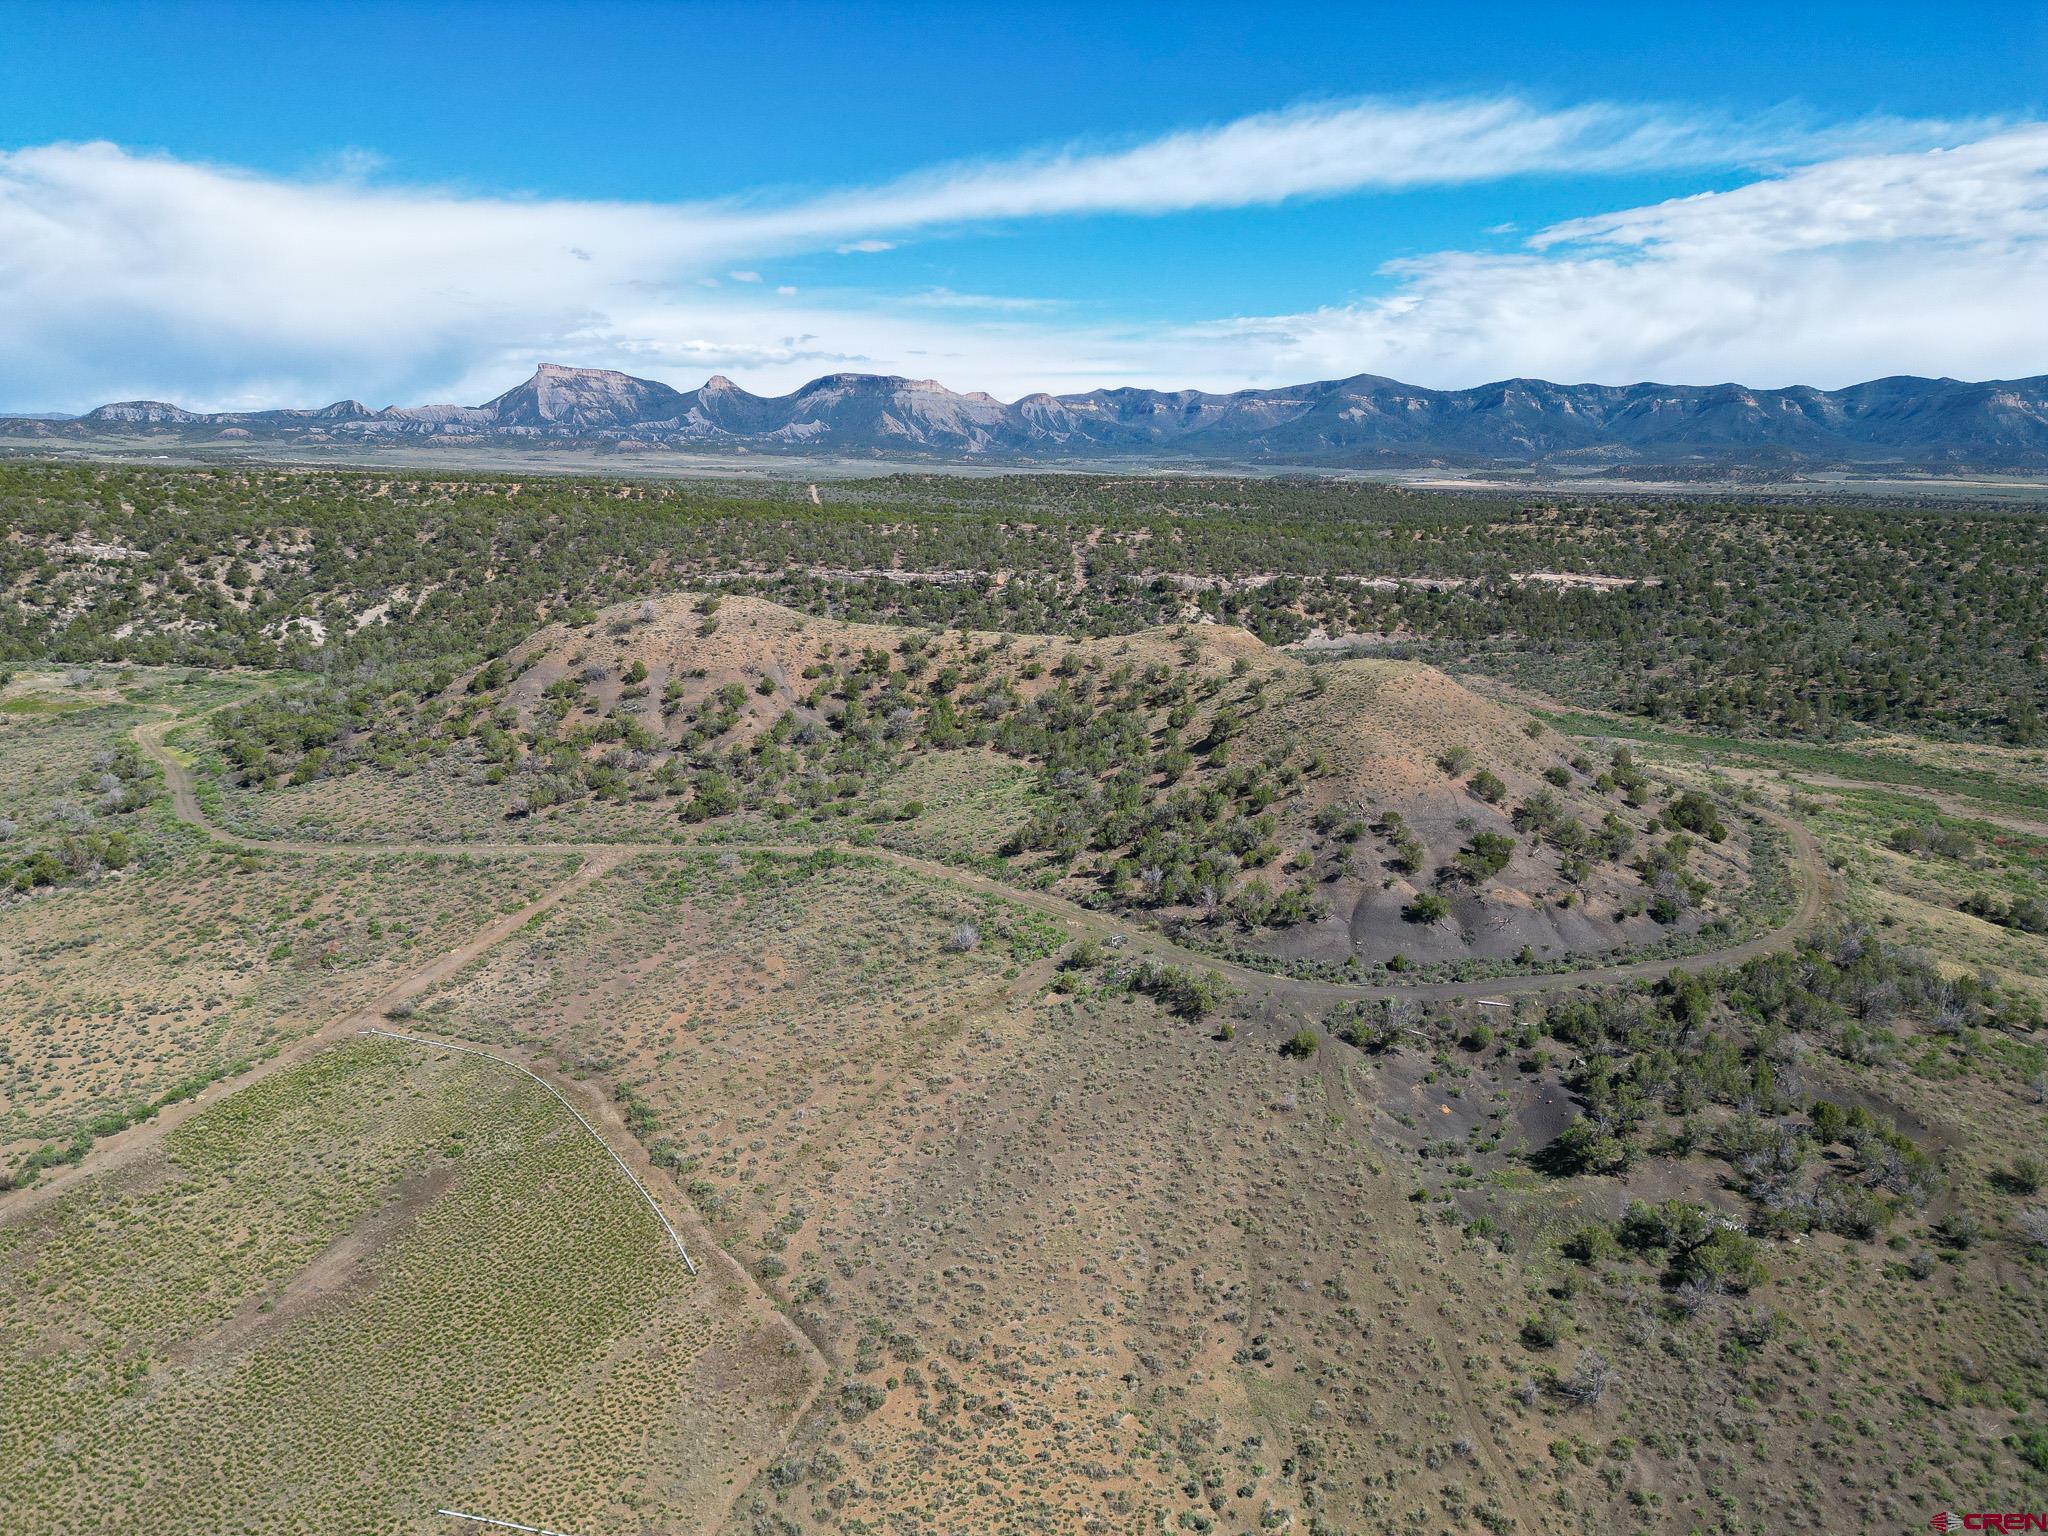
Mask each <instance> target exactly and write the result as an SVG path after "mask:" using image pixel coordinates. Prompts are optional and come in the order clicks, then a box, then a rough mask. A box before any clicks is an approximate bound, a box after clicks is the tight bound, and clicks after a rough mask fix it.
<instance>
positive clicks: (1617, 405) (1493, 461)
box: [9, 363, 2048, 473]
mask: <svg viewBox="0 0 2048 1536" xmlns="http://www.w3.org/2000/svg"><path fill="white" fill-rule="evenodd" d="M9 430H10V432H12V433H15V434H19V433H21V432H24V431H26V432H29V433H31V434H33V435H37V436H43V437H48V438H53V439H60V440H61V439H85V440H90V439H93V438H110V437H112V438H129V437H134V436H138V435H140V436H168V437H179V438H188V439H191V440H193V441H202V440H210V439H218V438H219V436H220V435H221V434H222V433H223V432H230V431H232V432H233V433H235V434H236V435H237V437H238V438H239V437H240V436H242V435H246V436H247V437H248V438H250V439H252V440H254V439H267V440H271V441H276V442H284V443H290V442H305V443H325V444H335V443H343V444H346V443H364V444H374V443H376V442H378V441H388V440H394V439H404V438H429V439H437V440H452V441H454V442H460V441H463V440H500V441H508V442H510V441H518V440H527V441H538V442H561V443H568V444H577V443H584V444H593V445H601V444H604V443H607V442H610V443H621V442H628V441H630V442H631V443H633V444H635V445H636V446H642V447H648V448H653V449H660V448H664V447H667V448H676V449H687V450H692V451H705V450H710V451H716V450H719V449H730V450H746V451H749V452H769V453H773V452H776V451H785V452H802V453H811V454H816V453H831V454H838V455H843V456H852V457H878V458H902V459H908V460H926V461H946V460H962V459H973V460H984V461H986V460H1008V461H1015V462H1017V463H1019V464H1023V465H1030V464H1059V463H1065V462H1101V463H1109V462H1114V461H1116V460H1119V459H1123V460H1144V461H1154V462H1156V461H1161V460H1167V461H1173V460H1182V461H1187V462H1190V463H1198V464H1214V465H1228V464H1242V465H1256V464H1266V465H1274V466H1283V467H1284V466H1290V465H1299V466H1301V467H1303V468H1346V467H1357V468H1370V467H1383V468H1407V467H1421V466H1429V465H1435V464H1441V465H1471V466H1484V465H1492V466H1533V465H1544V466H1549V467H1552V468H1558V469H1578V470H1582V471H1587V472H1595V473H1597V472H1600V471H1602V470H1613V471H1615V472H1620V471H1621V470H1623V469H1624V467H1625V466H1627V465H1630V464H1648V465H1674V466H1684V465H1700V466H1723V467H1732V466H1755V467H1765V468H1768V467H1793V466H1799V467H1828V466H1841V467H1843V468H1862V469H1870V468H1874V467H1889V468H1895V469H1938V470H1944V471H1949V472H1954V471H1956V470H1961V469H1978V470H1989V471H2029V470H2036V471H2037V470H2042V469H2048V376H2042V377H2036V378H2030V379H2004V380H1992V381H1989V382H1985V383H1969V382H1966V381H1963V380H1959V379H1923V378H1911V377H1896V378H1885V379H1873V380H1871V381H1870V382H1868V383H1865V384H1856V385H1852V386H1850V387H1849V388H1847V389H1837V390H1821V389H1810V388H1805V387H1794V388H1790V389H1747V388H1744V387H1742V386H1740V385H1736V384H1714V385H1680V384H1628V385H1602V384H1552V383H1549V382H1547V381H1546V380H1543V379H1505V380H1502V381H1500V382H1499V383H1494V384H1483V385H1480V386H1479V387H1478V388H1476V389H1458V390H1438V389H1424V388H1421V387H1420V386H1418V385H1413V384H1403V383H1401V382H1399V381H1398V380H1395V379H1388V378H1381V377H1379V376H1378V375H1375V374H1359V375H1357V376H1355V377H1353V378H1348V379H1330V380H1323V381H1321V382H1318V383H1312V384H1299V385H1294V386H1291V387H1289V388H1285V389H1242V390H1237V391H1235V392H1233V393H1230V394H1208V393H1205V392H1203V391H1200V390H1175V391H1167V390H1155V389H1097V390H1090V391H1088V392H1087V393H1085V394H1077V395H1050V394H1044V393H1036V394H1028V395H1025V396H1024V397H1022V398H1021V399H1018V400H1015V401H1012V402H1009V403H1007V404H1006V403H1005V402H1003V401H1001V400H998V399H996V398H995V397H994V396H992V395H988V394H984V393H982V392H980V391H974V392H971V393H966V394H961V393H956V392H955V391H953V390H950V389H948V388H946V387H945V386H944V385H942V384H939V383H938V382H936V381H935V380H932V379H908V378H901V377H897V376H895V375H893V374H867V373H833V374H827V375H825V376H824V377H822V378H817V379H813V380H812V381H811V382H810V383H808V384H806V385H804V386H803V387H802V388H800V389H797V390H795V391H793V392H792V393H790V394H786V395H776V396H764V395H755V394H751V393H749V392H748V391H747V390H744V389H742V388H740V386H739V385H737V384H735V383H734V382H733V381H732V380H731V379H728V378H726V377H725V376H724V375H723V374H718V375H714V376H713V377H712V378H710V379H709V380H707V381H706V382H705V383H704V385H703V386H702V387H701V388H699V389H694V390H678V389H675V388H673V387H671V386H669V385H667V384H662V383H658V382H656V381H654V380H652V379H641V378H635V377H634V376H633V375H631V374H627V373H619V372H616V371H614V370H611V369H605V368H571V367H567V366H564V365H562V364H559V363H542V364H541V365H540V366H539V367H538V368H537V369H535V370H534V374H533V377H532V378H530V379H527V380H526V381H525V382H524V383H522V384H518V385H515V386H514V387H513V388H511V389H508V390H506V391H505V393H504V394H502V395H499V396H498V397H497V398H496V399H494V400H490V401H487V402H485V403H484V404H483V405H478V406H462V405H424V406H392V407H388V408H386V409H383V410H376V411H373V410H370V409H368V408H367V407H365V406H364V405H363V404H362V402H360V401H357V400H341V401H337V402H336V403H334V404H333V405H328V406H322V407H319V408H315V409H301V410H267V411H233V412H220V413H203V412H197V411H189V410H185V409H184V408H182V407H180V406H177V405H173V404H170V403H168V402H166V401H162V400H127V401H121V402H118V403H116V404H112V405H103V406H100V407H98V408H97V409H95V410H92V411H88V412H86V413H85V414H84V415H83V416H80V417H76V418H72V419H65V418H61V417H56V416H45V417H33V418H14V419H12V420H11V422H10V427H9Z"/></svg>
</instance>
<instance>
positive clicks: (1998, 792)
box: [1530, 709, 2048, 811]
mask: <svg viewBox="0 0 2048 1536" xmlns="http://www.w3.org/2000/svg"><path fill="white" fill-rule="evenodd" d="M1530 713H1532V714H1534V715H1535V716H1536V717H1537V718H1538V719H1540V720H1542V721H1544V722H1545V723H1546V724H1548V725H1551V726H1553V727H1555V728H1556V729H1557V730H1560V731H1562V732H1564V733H1565V734H1566V735H1567V736H1592V737H1597V736H1612V737H1616V738H1619V739H1621V740H1625V741H1637V742H1641V743H1643V744H1644V745H1645V746H1651V747H1665V748H1670V749H1672V750H1675V751H1684V752H1711V753H1714V754H1716V755H1718V756H1721V757H1733V758H1741V759H1744V760H1747V761H1749V762H1754V763H1761V764H1764V765H1765V766H1767V767H1772V768H1788V769H1791V770H1793V771H1794V772H1803V773H1825V774H1832V775H1834V776H1835V777H1837V778H1844V779H1863V780H1867V781H1868V782H1870V783H1873V784H1896V785H1901V786H1904V787H1906V788H1909V789H1923V790H1928V789H1931V790H1938V791H1941V792H1944V793H1947V794H1954V795H1963V796H1965V797H1967V798H1969V799H1972V800H1981V801H1982V802H1984V803H1985V804H1986V805H1999V806H2007V807H2010V808H2013V809H2018V810H2030V811H2048V788H2041V787H2036V786H2034V785H2031V784H2025V783H2016V782H2015V781H2013V780H2011V779H2004V778H2000V777H1999V776H1998V775H1996V774H1992V773H1979V772H1975V771H1973V770H1971V769H1968V768H1942V767H1937V766H1934V765H1932V764H1927V763H1913V762H1905V761H1902V760H1900V759H1898V758H1893V757H1878V756H1872V755H1870V754H1868V753H1863V752H1850V751H1846V750H1844V749H1842V748H1839V747H1820V746H1811V745H1808V744H1807V743H1804V742H1797V741H1757V740H1751V739H1748V738H1746V737H1740V736H1703V735H1698V734H1696V733H1694V732H1691V731H1667V730H1661V729H1659V728H1658V727H1656V726H1651V725H1642V724H1638V723H1637V722H1635V721H1632V720H1622V719H1617V718H1615V717H1614V716H1611V715H1592V714H1585V713H1582V712H1579V711H1576V710H1544V709H1537V710H1531V711H1530Z"/></svg>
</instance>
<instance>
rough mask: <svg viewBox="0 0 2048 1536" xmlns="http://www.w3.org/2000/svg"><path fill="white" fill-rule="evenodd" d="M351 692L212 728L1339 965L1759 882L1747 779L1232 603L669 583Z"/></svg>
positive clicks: (247, 759) (1401, 956)
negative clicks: (1598, 744)
mask: <svg viewBox="0 0 2048 1536" xmlns="http://www.w3.org/2000/svg"><path fill="white" fill-rule="evenodd" d="M361 704H362V707H361V708H360V709H359V710H358V711H357V712H356V713H355V714H353V715H338V716H331V717H324V718H323V717H320V716H317V715H309V711H308V706H306V705H304V704H299V703H295V702H294V701H291V700H289V699H287V700H284V701H281V702H279V701H272V702H268V703H263V704H259V705H255V706H252V707H250V708H248V709H245V710H242V711H239V712H236V713H232V714H229V715H226V716H224V717H223V718H222V719H221V721H220V722H219V725H218V737H219V742H220V745H221V748H222V750H223V751H224V753H225V755H226V758H227V761H228V764H229V766H230V768H231V771H232V773H233V775H234V777H235V778H236V779H237V780H238V781H239V782H240V783H241V784H242V785H243V786H244V787H246V788H252V789H263V788H277V787H280V786H284V787H289V786H290V785H293V784H296V785H300V786H315V787H317V786H319V785H320V784H322V783H323V782H325V781H327V780H330V779H333V778H336V777H344V778H346V777H348V776H350V775H353V774H357V773H365V774H368V775H371V776H372V777H375V776H376V775H379V774H383V775H387V776H389V775H394V774H424V775H425V780H424V781H425V782H433V783H436V784H438V785H439V789H438V791H437V792H438V793H442V794H448V795H453V796H455V797H457V798H468V799H471V800H475V799H479V798H480V799H481V800H482V801H483V802H484V803H485V804H487V805H489V806H490V807H491V808H492V815H493V817H494V818H495V819H496V820H497V821H498V822H499V823H500V824H501V825H504V826H509V827H511V828H513V829H514V830H515V832H516V833H517V834H518V835H526V836H539V835H544V834H545V832H546V830H547V829H549V828H553V827H557V826H558V825H561V824H564V818H565V816H566V817H568V818H569V821H570V824H574V825H578V826H582V825H584V823H581V822H576V821H575V817H576V816H577V815H578V814H579V813H580V812H583V811H585V810H587V809H588V808H590V807H592V806H607V805H609V806H616V807H617V808H619V810H620V811H621V812H622V813H625V814H624V815H623V816H622V817H620V818H618V819H617V820H618V821H623V822H624V823H625V824H627V825H630V826H633V827H636V828H638V829H639V831H640V832H641V833H642V835H649V836H663V837H667V836H674V835H679V834H688V835H705V834H717V835H742V836H746V837H750V838H753V839H756V840H769V841H775V840H782V841H791V840H805V839H813V840H816V839H832V840H844V839H848V838H855V839H858V840H871V841H877V842H880V843H883V844H885V845H895V846H901V847H906V848H911V849H916V850H918V851H923V852H927V853H931V854H935V855H938V856H941V857H944V858H947V859H951V860H967V861H974V862H977V863H979V864H981V865H982V866H983V867H985V868H988V869H990V870H993V871H999V872H1000V873H1001V874H1002V875H1003V876H1004V877H1005V878H1007V879H1010V880H1012V881H1015V882H1017V883H1019V884H1022V885H1026V886H1032V887H1038V888H1049V889H1053V890H1056V891H1058V892H1059V893H1061V894H1064V895H1067V896H1070V897H1072V898H1074V899H1076V900H1080V901H1083V902H1086V903H1089V904H1093V905H1101V906H1107V907H1111V908H1114V909H1117V910H1120V911H1125V912H1134V913H1144V914H1147V915H1148V916H1149V917H1151V918H1152V919H1154V920H1155V921H1157V922H1158V923H1159V924H1160V925H1161V926H1163V927H1165V928H1167V929H1168V930H1170V931H1173V932H1176V933H1178V934H1180V935H1181V936H1182V937H1184V938H1190V939H1193V940H1195V941H1197V942H1200V943H1203V944H1205V945H1208V946H1210V947H1217V948H1222V949H1228V950H1244V951H1250V952H1255V953H1259V954H1263V955H1268V956H1272V957H1275V958H1278V959H1281V960H1285V961H1287V962H1289V963H1293V964H1296V965H1305V966H1309V967H1311V968H1315V969H1326V968H1330V967H1337V968H1340V969H1342V970H1343V971H1344V972H1346V973H1349V974H1357V973H1360V972H1365V973H1380V972H1387V973H1399V972H1403V971H1408V970H1412V969H1414V968H1417V967H1425V966H1430V965H1433V964H1447V963H1453V962H1472V961H1477V962H1486V963H1490V964H1494V965H1519V966H1523V967H1527V966H1531V965H1536V966H1541V965H1544V964H1550V963H1556V962H1558V961H1560V960H1561V959H1562V958H1564V957H1566V956H1569V955H1572V954H1588V953H1603V952H1608V951H1612V950H1615V949H1617V948H1621V947H1625V946H1652V945H1661V946H1664V947H1667V948H1668V947H1670V946H1671V945H1673V944H1674V943H1679V944H1682V943H1684V942H1686V941H1687V940H1688V939H1689V938H1694V937H1695V936H1697V935H1700V934H1702V933H1709V935H1710V936H1711V937H1721V936H1725V935H1726V934H1728V933H1730V932H1732V930H1733V926H1734V925H1733V921H1732V913H1733V912H1734V910H1735V907H1736V906H1737V904H1738V903H1737V900H1736V898H1738V897H1739V896H1740V895H1741V894H1742V893H1744V892H1747V891H1749V890H1751V888H1752V883H1753V882H1752V874H1751V868H1750V866H1751V862H1752V859H1751V852H1752V843H1753V841H1754V838H1753V836H1752V828H1751V827H1750V825H1749V823H1748V822H1747V821H1746V820H1745V818H1744V817H1743V816H1742V815H1740V814H1739V813H1738V812H1737V810H1736V808H1735V807H1734V806H1733V805H1730V804H1726V803H1719V802H1716V801H1714V800H1711V799H1710V798H1708V797H1706V796H1704V795H1702V794H1700V793H1699V792H1696V791H1694V792H1688V793H1685V794H1674V793H1672V792H1670V791H1669V790H1668V789H1667V788H1664V787H1660V786H1659V785H1657V784H1655V783H1653V782H1652V781H1651V780H1650V779H1649V778H1648V777H1647V776H1646V775H1645V774H1643V773H1642V772H1641V771H1640V770H1638V769H1637V768H1636V766H1635V764H1634V763H1633V761H1632V760H1631V758H1630V757H1629V755H1628V753H1627V751H1626V750H1625V749H1621V750H1616V751H1612V752H1593V753H1589V752H1588V751H1586V750H1584V749H1582V748H1581V747H1578V746H1575V745H1574V744H1572V743H1570V742H1568V741H1566V740H1565V739H1563V738H1561V737H1558V736H1556V735H1554V734H1552V733H1550V732H1548V731H1546V730H1545V729H1544V727H1542V726H1541V725H1540V724H1539V723H1538V722H1536V721H1535V720H1533V719H1532V718H1531V717H1529V716H1527V715H1525V714H1522V713H1520V712H1518V711H1516V710H1513V709H1510V708H1507V707H1505V706H1503V705H1501V704H1498V703H1495V702H1493V701H1490V700H1487V699H1483V698H1480V697H1479V696H1477V695H1475V694H1473V693H1472V692H1470V691H1469V690H1467V689H1466V688H1464V687H1463V686H1461V685H1460V684H1458V683H1457V682H1455V681H1454V680H1452V679H1451V678H1449V677H1447V676H1446V675H1444V674H1443V673H1441V672H1439V671H1437V670H1435V669H1434V668H1431V667H1427V666H1423V665H1420V664H1416V663H1405V662H1392V661H1381V660H1370V659H1364V660H1349V661H1341V662H1332V663H1327V664H1321V665H1309V664H1307V663H1305V662H1303V661H1301V660H1299V659H1297V658H1295V657H1293V656H1290V655H1287V654H1285V653H1282V652H1280V651H1277V650H1274V649H1272V648H1270V647H1268V646H1266V645H1265V644H1263V643H1262V642H1260V641H1259V640H1258V639H1257V638H1255V637H1254V636H1252V635H1249V634H1247V633H1245V632H1243V631H1241V630H1236V629H1232V628H1228V627H1226V626H1219V625H1184V626H1179V627H1175V628H1169V629H1157V630H1148V631H1143V632H1140V633H1137V634H1132V635H1125V636H1119V637H1114V638H1109V639H1100V640H1096V639H1078V638H1070V637H1064V636H1044V635H1037V636H1033V635H1004V634H995V633H985V632H977V631H971V630H967V631H959V630H947V631H939V630H922V629H917V630H913V629H904V628H897V627H890V626H883V625H872V624H856V623H846V622H841V621H836V620H831V619H819V618H813V617H809V616H806V615H801V614H797V613H795V612H792V611H791V610H789V609H786V608H782V607H779V606H777V605H775V604H772V603H768V602H765V601H761V600H759V599H753V598H743V597H728V598H720V597H718V596H704V595H695V594H680V595H674V596H667V597H661V598H653V599H646V600H641V601H636V602H632V603H627V604H621V605H618V606H616V607H614V608H611V609H608V610H605V611H604V612H602V613H599V614H595V615H590V616H588V618H587V621H586V622H581V623H574V624H567V623H557V624H552V625H549V626H547V627H545V628H543V629H541V630H540V631H539V632H538V633H536V634H535V635H533V636H532V637H531V638H529V639H528V640H526V641H525V642H523V643H521V644H519V645H517V646H515V647H513V648H512V649H511V650H510V651H509V652H507V653H506V654H505V655H503V656H501V657H499V658H497V659H494V660H492V661H490V662H488V663H486V664H485V665H484V666H482V667H480V668H478V669H475V670H473V671H472V672H470V673H469V674H467V675H466V676H463V677H460V678H457V679H455V680H454V681H452V682H451V683H450V684H449V686H448V687H446V688H445V689H444V690H442V691H441V692H440V693H439V694H437V695H434V696H432V697H430V698H428V699H426V700H423V701H421V702H419V703H418V704H415V705H410V706H406V707H393V706H392V705H391V704H390V702H389V701H375V700H365V701H361ZM392 787H393V786H387V788H392ZM615 824H616V822H615Z"/></svg>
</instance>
